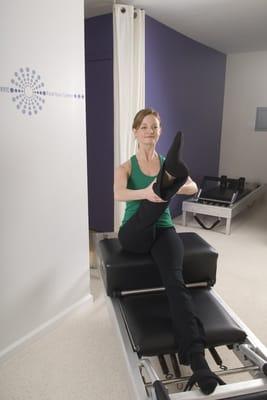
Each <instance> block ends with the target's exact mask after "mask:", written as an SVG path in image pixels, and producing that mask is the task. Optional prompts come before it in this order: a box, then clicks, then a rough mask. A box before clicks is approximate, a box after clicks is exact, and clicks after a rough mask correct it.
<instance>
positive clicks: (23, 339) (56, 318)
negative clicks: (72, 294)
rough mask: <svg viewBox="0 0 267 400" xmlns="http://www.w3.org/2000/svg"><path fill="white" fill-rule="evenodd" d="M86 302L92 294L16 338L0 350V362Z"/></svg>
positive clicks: (91, 299)
mask: <svg viewBox="0 0 267 400" xmlns="http://www.w3.org/2000/svg"><path fill="white" fill-rule="evenodd" d="M86 302H90V303H91V302H93V296H92V295H91V294H88V295H87V296H85V297H83V298H82V299H80V300H79V301H77V302H76V303H74V304H72V305H71V306H70V307H68V308H66V309H65V310H63V311H61V312H60V313H59V314H57V315H55V316H54V317H53V318H51V319H49V320H48V321H46V322H45V323H44V324H42V325H40V326H38V328H36V329H33V330H32V331H30V332H29V333H27V335H25V336H23V337H21V338H20V339H18V340H16V341H15V342H13V343H12V344H11V345H9V346H7V347H6V348H4V349H3V350H1V351H0V362H2V361H4V360H5V359H6V358H8V357H9V356H10V355H11V354H13V353H14V352H15V351H16V350H18V349H19V348H21V347H22V345H25V344H28V343H29V342H30V340H32V339H33V338H34V339H36V337H38V335H40V334H43V333H45V331H47V330H49V329H50V328H52V326H53V325H54V324H55V323H56V322H59V321H60V320H61V319H62V318H63V317H65V316H66V315H67V314H69V313H70V312H71V311H73V310H74V309H75V308H77V307H79V306H81V305H82V304H84V303H86Z"/></svg>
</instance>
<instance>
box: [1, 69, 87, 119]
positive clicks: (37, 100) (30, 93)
mask: <svg viewBox="0 0 267 400" xmlns="http://www.w3.org/2000/svg"><path fill="white" fill-rule="evenodd" d="M1 92H2V93H10V94H11V99H12V101H13V102H14V104H15V105H16V108H17V110H18V111H21V112H22V114H24V115H28V116H32V115H34V114H37V113H38V112H40V111H42V110H43V107H44V104H45V102H46V99H47V97H48V96H56V97H69V98H72V99H74V100H80V99H84V94H78V93H74V94H73V93H58V92H53V91H48V90H46V89H45V85H44V82H43V81H42V79H41V76H40V75H39V73H38V72H36V71H35V70H34V69H30V68H29V67H26V68H20V69H19V70H18V71H16V72H15V73H14V74H13V77H12V78H11V80H10V86H0V93H1Z"/></svg>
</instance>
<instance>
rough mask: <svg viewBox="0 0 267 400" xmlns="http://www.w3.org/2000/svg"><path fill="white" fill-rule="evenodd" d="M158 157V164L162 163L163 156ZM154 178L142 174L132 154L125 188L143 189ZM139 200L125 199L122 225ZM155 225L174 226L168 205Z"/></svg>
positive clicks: (134, 210) (135, 208)
mask: <svg viewBox="0 0 267 400" xmlns="http://www.w3.org/2000/svg"><path fill="white" fill-rule="evenodd" d="M159 157H160V165H162V164H163V161H164V157H163V156H161V155H160V156H159ZM155 178H156V176H149V175H145V174H143V172H142V171H141V169H140V168H139V164H138V161H137V158H136V156H135V155H134V156H132V157H131V175H130V176H129V178H128V183H127V189H132V190H137V189H144V188H146V187H147V186H148V185H150V184H151V183H152V182H153V180H154V179H155ZM141 201H142V200H130V201H126V207H125V212H124V217H123V220H122V225H124V224H125V222H127V221H128V219H130V218H131V217H132V216H133V215H134V214H135V213H136V211H137V210H138V208H139V206H140V202H141ZM156 226H157V227H164V228H167V227H170V226H174V224H173V222H172V219H171V214H170V209H169V207H167V208H166V209H165V211H164V212H163V214H161V216H160V217H159V219H158V220H157V222H156Z"/></svg>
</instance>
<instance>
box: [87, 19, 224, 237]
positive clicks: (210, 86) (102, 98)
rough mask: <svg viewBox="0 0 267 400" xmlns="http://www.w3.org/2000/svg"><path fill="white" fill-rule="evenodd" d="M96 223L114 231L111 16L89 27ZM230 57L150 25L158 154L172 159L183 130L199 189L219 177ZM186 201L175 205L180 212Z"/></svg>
mask: <svg viewBox="0 0 267 400" xmlns="http://www.w3.org/2000/svg"><path fill="white" fill-rule="evenodd" d="M85 45H86V106H87V147H88V188H89V223H90V228H91V229H95V230H97V231H112V230H113V207H114V201H113V169H114V163H113V68H112V65H113V54H112V49H113V39H112V15H111V14H108V15H104V16H100V17H95V18H90V19H88V20H86V23H85ZM225 64H226V56H225V55H224V54H222V53H219V52H218V51H215V50H213V49H211V48H209V47H206V46H204V45H201V44H200V43H197V42H195V41H194V40H191V39H189V38H187V37H185V36H183V35H181V34H179V33H178V32H176V31H174V30H172V29H170V28H168V27H167V26H165V25H163V24H161V23H159V22H157V21H156V20H154V19H152V18H150V17H148V16H147V17H146V106H151V107H153V108H155V109H156V110H158V111H159V112H160V115H161V118H162V123H163V133H162V137H161V140H160V142H159V146H158V150H159V152H160V153H162V154H166V152H167V149H168V146H169V145H170V143H171V141H172V138H173V136H174V134H175V132H176V131H177V130H182V132H183V133H184V137H185V144H184V159H185V161H186V163H187V164H188V166H189V168H190V174H191V176H192V177H193V179H196V180H197V181H198V182H199V181H200V180H201V177H202V176H203V175H217V174H218V165H219V151H220V137H221V123H222V112H223V96H224V76H225ZM182 200H183V197H182V196H177V197H176V198H175V199H173V201H172V205H171V209H172V214H173V215H177V214H179V212H180V208H181V202H182Z"/></svg>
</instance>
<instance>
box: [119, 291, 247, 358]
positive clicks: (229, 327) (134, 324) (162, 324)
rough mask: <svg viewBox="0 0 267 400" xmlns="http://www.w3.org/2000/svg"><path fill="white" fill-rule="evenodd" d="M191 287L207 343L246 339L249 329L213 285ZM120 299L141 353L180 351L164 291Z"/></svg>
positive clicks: (145, 354)
mask: <svg viewBox="0 0 267 400" xmlns="http://www.w3.org/2000/svg"><path fill="white" fill-rule="evenodd" d="M189 290H190V292H191V295H192V299H193V303H194V306H195V310H196V314H197V316H198V317H199V319H200V320H201V322H202V323H203V326H204V330H205V334H206V340H207V347H213V346H220V345H230V344H233V343H240V342H242V341H243V340H244V339H245V337H246V334H245V332H244V331H243V330H242V329H241V328H240V327H239V326H238V325H237V324H236V323H235V321H234V320H233V319H232V318H231V317H230V316H229V314H228V313H227V312H225V310H224V309H223V307H222V306H221V305H220V303H219V302H218V301H217V299H216V298H215V297H214V296H213V295H212V292H211V289H210V288H201V289H200V288H191V289H189ZM120 301H121V305H122V310H123V314H124V317H125V320H126V323H127V325H128V328H129V330H130V332H131V337H132V339H133V345H134V346H133V347H134V350H135V351H136V352H137V353H138V355H140V356H154V355H159V354H166V353H171V352H176V351H177V348H176V345H175V340H174V334H173V326H172V320H171V316H170V311H169V305H168V299H167V296H166V293H165V292H164V291H162V292H157V293H144V294H135V295H133V294H130V295H126V296H123V297H122V298H121V299H120Z"/></svg>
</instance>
